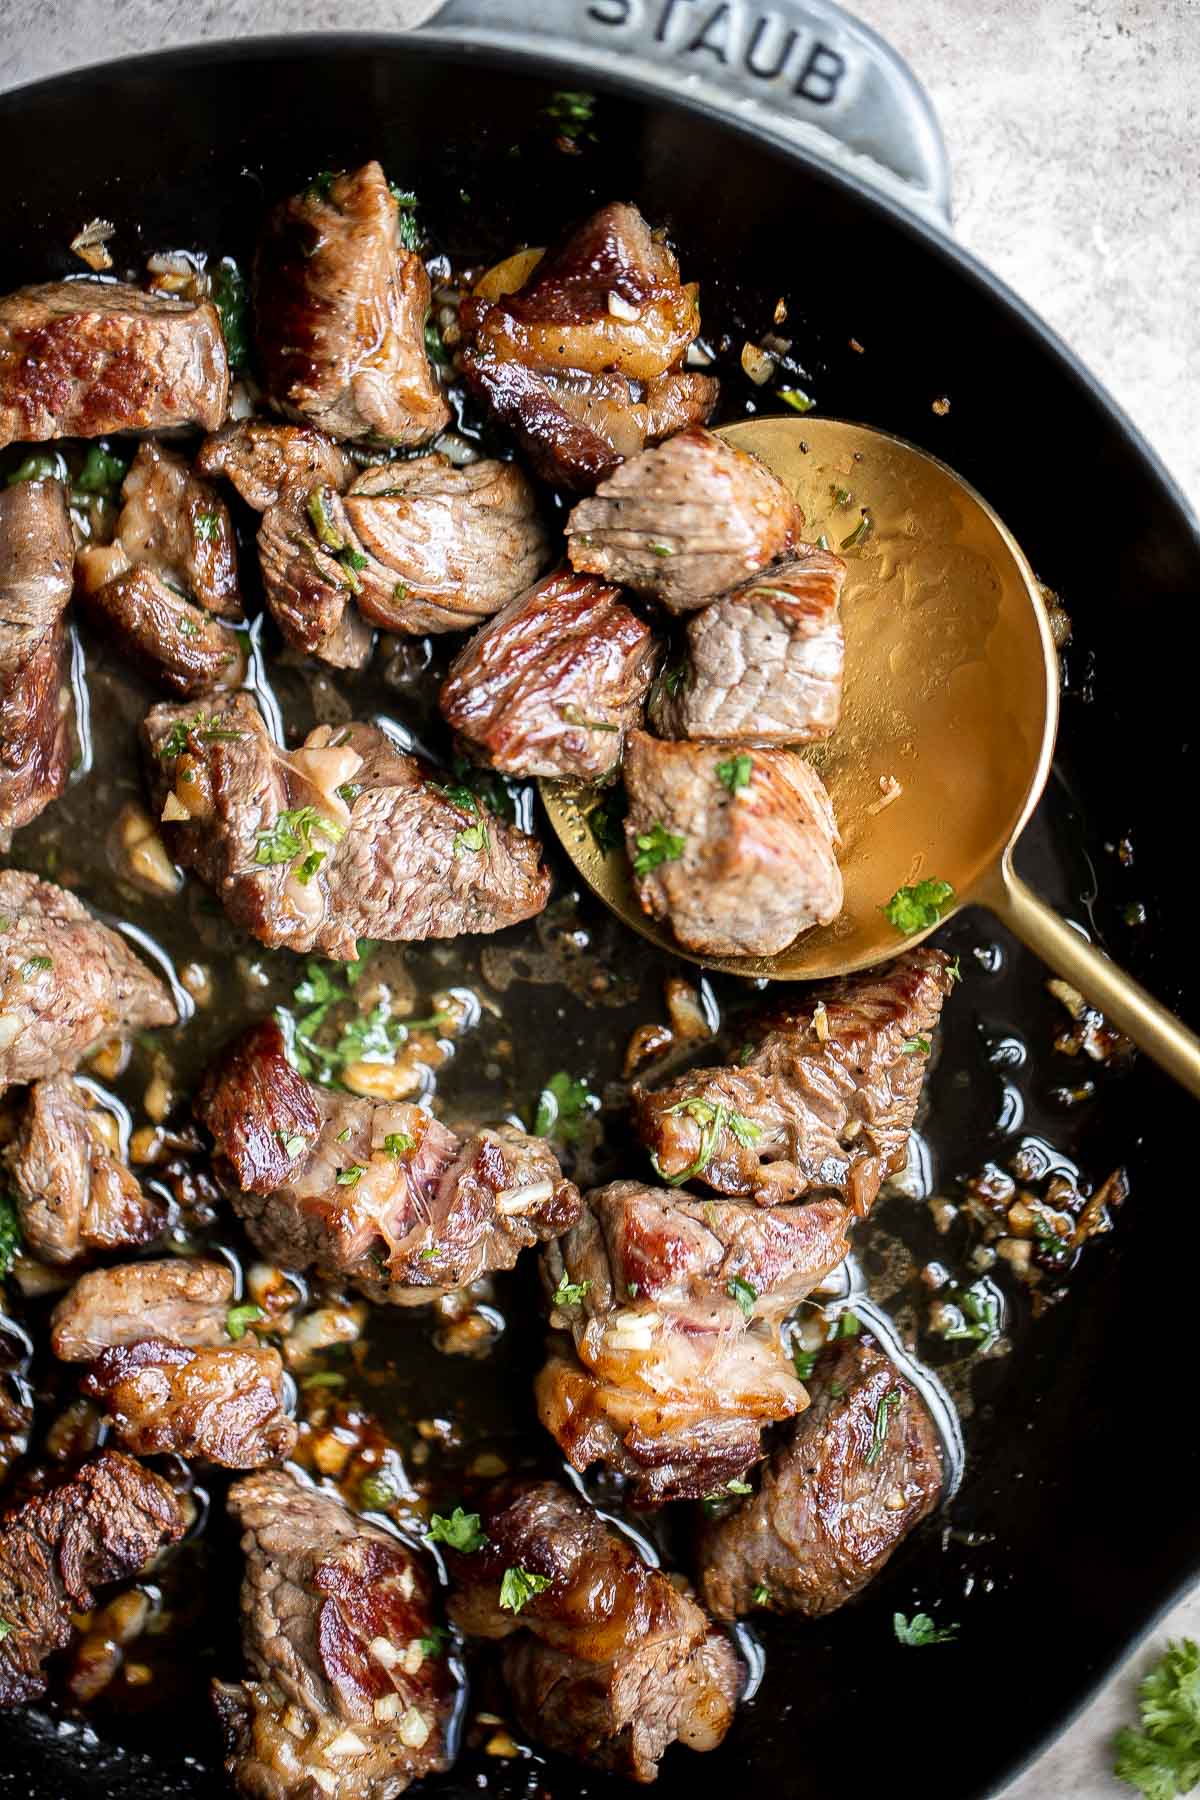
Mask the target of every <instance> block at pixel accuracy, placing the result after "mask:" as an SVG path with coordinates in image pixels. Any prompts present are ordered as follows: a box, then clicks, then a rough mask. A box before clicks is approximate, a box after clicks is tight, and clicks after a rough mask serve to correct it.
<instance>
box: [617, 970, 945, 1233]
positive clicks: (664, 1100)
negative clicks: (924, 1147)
mask: <svg viewBox="0 0 1200 1800" xmlns="http://www.w3.org/2000/svg"><path fill="white" fill-rule="evenodd" d="M952 986H953V978H952V976H951V973H950V963H949V958H948V957H947V956H945V955H944V954H943V952H942V951H940V950H933V949H929V948H926V947H925V946H922V947H921V948H919V949H916V950H909V951H906V952H905V954H904V955H902V956H898V957H897V958H896V959H895V961H894V962H891V963H889V964H888V965H887V967H886V968H884V969H882V970H867V971H865V972H864V973H863V974H860V975H849V976H846V977H845V978H844V979H842V980H840V981H830V982H824V983H822V984H821V985H819V986H817V987H813V988H810V989H809V990H808V992H807V993H806V994H805V995H804V996H803V998H800V999H797V1000H794V1001H791V1002H788V1003H783V1004H780V1005H777V1006H774V1007H771V1008H768V1009H767V1010H766V1011H765V1012H763V1013H761V1014H759V1015H758V1016H757V1017H752V1018H751V1019H749V1020H748V1021H747V1022H746V1024H745V1025H744V1027H743V1030H744V1034H745V1037H746V1040H747V1041H746V1048H745V1050H744V1052H743V1055H744V1057H745V1061H744V1062H741V1063H736V1064H731V1065H729V1066H727V1067H724V1068H710V1069H693V1070H691V1071H690V1072H689V1073H688V1074H686V1075H682V1076H680V1077H678V1079H676V1080H675V1081H672V1082H669V1083H668V1084H667V1085H666V1086H665V1087H661V1088H657V1089H654V1090H648V1089H646V1088H643V1087H641V1086H635V1087H634V1090H633V1113H634V1124H635V1126H636V1129H637V1131H638V1134H639V1136H640V1137H641V1139H642V1142H643V1143H644V1144H645V1145H646V1146H647V1148H648V1149H649V1150H650V1151H651V1153H652V1155H653V1157H654V1160H655V1166H656V1167H657V1168H658V1170H659V1171H660V1173H661V1174H662V1175H664V1176H666V1177H667V1178H668V1179H672V1180H674V1179H678V1178H680V1177H682V1176H683V1174H684V1171H687V1174H688V1175H689V1176H691V1175H695V1176H697V1177H698V1178H699V1179H701V1180H703V1181H705V1182H707V1184H708V1185H709V1187H712V1188H716V1189H717V1190H718V1192H720V1193H724V1194H752V1195H753V1196H754V1198H755V1199H756V1200H757V1201H758V1202H759V1204H760V1205H764V1206H770V1205H773V1204H774V1203H775V1202H777V1201H779V1200H790V1199H794V1198H795V1196H796V1195H797V1194H804V1193H811V1192H814V1191H816V1192H821V1191H824V1192H828V1193H834V1194H838V1195H840V1196H841V1197H842V1198H843V1199H844V1200H845V1202H846V1204H847V1205H848V1206H850V1207H851V1208H852V1209H853V1210H854V1211H855V1212H856V1213H857V1214H858V1215H859V1216H860V1217H863V1216H865V1215H866V1213H867V1212H869V1211H870V1208H871V1204H872V1202H873V1201H874V1199H875V1196H876V1194H877V1193H878V1192H879V1187H880V1183H881V1182H882V1181H883V1180H884V1179H885V1178H886V1177H887V1176H888V1175H894V1174H895V1173H897V1171H898V1170H900V1169H902V1168H903V1167H904V1164H905V1160H906V1157H907V1154H908V1134H909V1130H910V1129H911V1126H912V1122H913V1116H914V1114H915V1113H916V1110H917V1102H918V1101H919V1099H920V1097H921V1088H922V1085H923V1083H924V1080H925V1067H926V1062H927V1058H928V1053H929V1042H930V1034H931V1033H932V1032H933V1031H934V1030H935V1028H936V1026H937V1022H938V1019H939V1017H940V1015H941V1010H942V1003H943V1001H944V1000H945V998H946V996H947V995H948V994H949V993H950V990H951V988H952ZM710 1115H711V1116H712V1117H710ZM712 1118H715V1119H716V1123H715V1125H714V1124H713V1123H712Z"/></svg>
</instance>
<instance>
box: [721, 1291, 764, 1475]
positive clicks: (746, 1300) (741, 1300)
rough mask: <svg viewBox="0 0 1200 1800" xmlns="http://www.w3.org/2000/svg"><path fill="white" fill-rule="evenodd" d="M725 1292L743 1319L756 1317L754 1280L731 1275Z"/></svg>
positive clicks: (756, 1293) (756, 1297)
mask: <svg viewBox="0 0 1200 1800" xmlns="http://www.w3.org/2000/svg"><path fill="white" fill-rule="evenodd" d="M725 1292H726V1293H727V1294H728V1295H729V1298H730V1299H731V1300H736V1301H737V1303H738V1305H739V1306H740V1307H741V1309H742V1317H743V1319H752V1318H753V1317H754V1303H755V1301H756V1300H757V1299H758V1289H757V1288H756V1287H755V1286H754V1285H753V1283H752V1282H749V1281H744V1280H743V1279H742V1277H741V1276H740V1275H731V1276H730V1278H729V1280H728V1281H727V1282H726V1283H725ZM748 1491H749V1490H747V1492H748Z"/></svg>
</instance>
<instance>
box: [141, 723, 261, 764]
mask: <svg viewBox="0 0 1200 1800" xmlns="http://www.w3.org/2000/svg"><path fill="white" fill-rule="evenodd" d="M193 733H195V735H196V736H197V737H198V738H199V739H200V740H201V741H202V742H203V743H207V744H211V743H216V742H217V741H218V740H221V739H224V740H227V741H230V742H232V741H233V740H234V739H236V738H240V737H241V736H242V735H243V733H242V732H240V731H235V730H234V729H233V727H232V726H231V725H223V724H222V723H221V721H220V719H218V718H214V717H211V716H210V717H209V719H208V721H207V723H206V722H205V718H204V714H203V713H197V714H196V716H195V718H194V719H191V720H185V719H178V720H177V721H176V722H175V724H174V725H172V727H171V729H170V731H168V733H167V735H166V737H165V738H164V739H163V741H162V743H161V744H160V745H159V747H158V754H159V756H160V757H161V758H162V759H163V761H164V762H166V761H168V760H173V759H174V758H175V757H177V756H182V755H183V753H184V751H185V750H186V749H187V747H188V739H189V738H190V737H191V736H192V734H193Z"/></svg>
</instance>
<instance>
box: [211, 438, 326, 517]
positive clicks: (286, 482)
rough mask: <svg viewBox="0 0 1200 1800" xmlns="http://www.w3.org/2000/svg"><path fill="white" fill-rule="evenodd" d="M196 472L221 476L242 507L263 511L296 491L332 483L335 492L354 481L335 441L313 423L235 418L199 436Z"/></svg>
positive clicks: (304, 491)
mask: <svg viewBox="0 0 1200 1800" xmlns="http://www.w3.org/2000/svg"><path fill="white" fill-rule="evenodd" d="M196 467H197V469H199V471H200V473H201V474H202V475H224V477H225V479H226V480H227V481H230V482H232V484H233V486H234V487H235V488H236V489H237V491H238V493H239V494H240V495H241V497H242V499H243V500H244V501H245V502H246V504H247V506H252V507H253V508H254V510H255V512H266V511H267V509H268V508H269V507H272V506H277V505H278V504H279V502H280V501H281V500H282V499H283V497H284V495H285V494H287V493H290V492H292V491H294V490H295V489H299V490H300V491H301V493H304V494H308V493H310V492H311V490H312V489H313V488H314V487H332V488H333V489H334V491H335V493H340V492H341V490H342V489H343V488H345V487H348V486H349V484H350V482H351V481H352V480H353V479H354V472H355V469H354V464H353V462H352V461H351V460H350V458H349V456H348V455H347V454H346V452H345V451H344V450H343V449H342V448H341V446H340V445H339V444H336V443H335V442H334V440H333V439H332V438H331V437H327V436H326V435H325V433H324V432H323V431H318V430H317V429H316V427H315V426H313V425H281V424H277V423H274V422H273V421H272V420H270V419H239V420H237V422H236V423H235V424H231V425H224V426H222V428H221V430H220V431H218V432H217V433H216V434H215V435H214V436H212V437H207V438H205V440H204V442H203V443H202V444H201V446H200V449H199V452H198V453H197V456H196Z"/></svg>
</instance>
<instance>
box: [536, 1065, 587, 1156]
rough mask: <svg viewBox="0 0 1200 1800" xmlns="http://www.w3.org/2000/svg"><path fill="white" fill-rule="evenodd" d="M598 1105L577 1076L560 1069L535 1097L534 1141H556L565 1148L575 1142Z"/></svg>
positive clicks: (585, 1084)
mask: <svg viewBox="0 0 1200 1800" xmlns="http://www.w3.org/2000/svg"><path fill="white" fill-rule="evenodd" d="M599 1110H600V1101H599V1098H598V1096H597V1095H595V1094H593V1093H592V1092H591V1091H590V1090H589V1088H588V1085H587V1082H586V1081H584V1080H583V1079H582V1077H580V1076H572V1075H570V1074H569V1073H568V1072H567V1070H566V1069H559V1070H558V1071H557V1073H556V1074H554V1075H552V1076H551V1077H550V1079H549V1081H548V1082H547V1083H546V1085H545V1087H544V1088H543V1089H542V1091H541V1094H540V1095H539V1096H538V1104H537V1113H536V1115H535V1117H534V1121H533V1135H534V1137H541V1138H548V1137H555V1138H558V1139H559V1140H560V1141H561V1142H563V1143H565V1144H573V1143H575V1142H576V1140H577V1139H578V1137H579V1135H580V1133H581V1132H582V1130H583V1127H584V1125H585V1124H586V1122H587V1119H588V1116H589V1115H590V1114H591V1113H595V1112H599Z"/></svg>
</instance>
